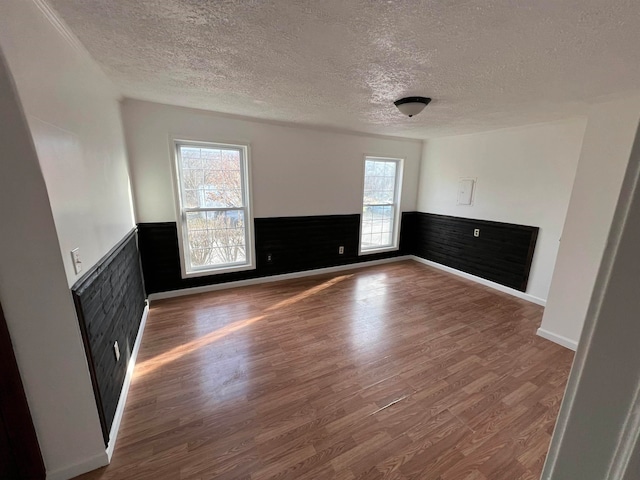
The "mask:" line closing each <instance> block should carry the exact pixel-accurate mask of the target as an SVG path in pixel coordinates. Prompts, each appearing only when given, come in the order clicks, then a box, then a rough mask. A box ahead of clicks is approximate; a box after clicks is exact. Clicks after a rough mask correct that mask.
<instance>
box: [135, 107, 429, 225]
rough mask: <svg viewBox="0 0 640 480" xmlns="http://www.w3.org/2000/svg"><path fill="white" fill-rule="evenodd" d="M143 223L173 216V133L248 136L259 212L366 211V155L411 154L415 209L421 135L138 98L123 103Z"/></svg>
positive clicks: (409, 187)
mask: <svg viewBox="0 0 640 480" xmlns="http://www.w3.org/2000/svg"><path fill="white" fill-rule="evenodd" d="M122 112H123V121H124V125H125V132H126V135H127V146H128V150H129V157H130V160H131V176H132V181H133V185H134V188H133V190H134V194H135V204H136V215H137V220H138V221H139V222H165V221H175V219H176V217H175V206H174V196H173V193H172V192H173V180H172V176H171V157H170V148H171V146H170V137H171V136H175V137H178V138H183V139H193V140H202V141H219V142H229V143H231V142H239V143H249V144H250V146H251V153H250V154H251V167H252V179H253V189H252V190H253V208H254V216H255V217H286V216H298V215H300V216H302V215H330V214H352V213H360V212H362V188H363V169H364V163H363V162H364V155H365V154H371V155H380V156H385V155H386V156H392V157H403V158H405V165H404V182H403V187H402V204H401V207H402V210H404V211H410V210H414V209H415V199H416V195H417V187H418V170H419V164H420V155H421V148H422V142H420V141H416V140H401V139H394V138H385V137H374V136H366V135H358V134H347V133H336V132H331V131H323V130H318V129H309V128H298V127H295V126H283V125H278V124H273V123H266V122H259V121H252V120H247V119H240V118H235V117H231V116H222V115H216V114H213V113H209V112H205V111H200V110H193V109H187V108H180V107H172V106H167V105H160V104H155V103H149V102H141V101H137V100H126V101H125V102H123V105H122Z"/></svg>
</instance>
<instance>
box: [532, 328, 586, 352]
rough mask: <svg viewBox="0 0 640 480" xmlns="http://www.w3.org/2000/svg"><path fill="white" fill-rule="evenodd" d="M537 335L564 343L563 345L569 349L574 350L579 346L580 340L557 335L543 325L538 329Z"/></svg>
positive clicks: (554, 341) (560, 343) (559, 343)
mask: <svg viewBox="0 0 640 480" xmlns="http://www.w3.org/2000/svg"><path fill="white" fill-rule="evenodd" d="M536 335H538V336H539V337H542V338H546V339H547V340H551V341H552V342H553V343H557V344H558V345H562V346H563V347H566V348H568V349H569V350H573V351H574V352H575V351H576V349H577V348H578V342H576V341H574V340H571V339H570V338H567V337H563V336H562V335H557V334H555V333H553V332H550V331H549V330H545V329H544V328H542V327H540V328H539V329H538V331H537V332H536Z"/></svg>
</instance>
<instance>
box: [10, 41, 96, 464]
mask: <svg viewBox="0 0 640 480" xmlns="http://www.w3.org/2000/svg"><path fill="white" fill-rule="evenodd" d="M11 81H12V79H11V77H10V74H9V71H8V69H7V68H6V65H5V62H4V57H3V55H2V52H0V125H2V128H0V143H1V144H2V149H3V159H2V162H0V216H1V217H2V219H3V222H2V223H3V227H2V235H0V303H2V307H3V309H4V312H5V317H6V320H7V325H8V327H9V332H10V334H11V340H12V342H13V346H14V351H15V355H16V360H17V362H18V366H19V369H20V374H21V377H22V381H23V384H24V388H25V393H26V395H27V400H28V403H29V407H30V410H31V415H32V418H33V422H34V426H35V429H36V434H37V436H38V442H39V443H40V448H41V451H42V455H43V458H44V463H45V466H46V468H47V472H49V473H55V472H56V471H61V470H66V469H67V468H69V467H72V466H73V465H76V464H78V463H84V462H86V461H87V460H89V461H91V462H95V461H97V462H98V464H96V463H93V464H92V466H94V467H96V466H98V465H99V464H100V458H99V456H100V454H102V463H104V460H105V459H106V454H105V453H104V443H103V442H102V434H101V430H100V420H99V419H98V412H97V409H96V404H95V399H94V396H93V389H92V387H91V380H90V377H89V369H88V367H87V361H86V358H85V354H84V349H83V346H82V339H81V338H80V332H79V329H78V321H77V319H76V316H75V310H74V306H73V301H72V300H71V296H70V294H69V289H68V287H67V283H66V279H65V272H64V267H63V265H62V258H61V257H60V250H59V248H60V247H59V243H58V238H57V234H56V230H55V225H54V221H53V215H52V213H51V208H50V206H49V199H48V197H47V193H46V189H45V182H44V178H43V176H42V172H41V170H40V166H39V164H38V158H37V155H36V151H35V147H34V145H33V143H32V139H31V136H30V132H29V130H28V127H27V122H26V119H25V117H24V115H23V112H22V110H21V106H20V104H19V100H18V98H17V96H16V93H15V91H14V89H13V85H12V84H11ZM75 473H81V471H75Z"/></svg>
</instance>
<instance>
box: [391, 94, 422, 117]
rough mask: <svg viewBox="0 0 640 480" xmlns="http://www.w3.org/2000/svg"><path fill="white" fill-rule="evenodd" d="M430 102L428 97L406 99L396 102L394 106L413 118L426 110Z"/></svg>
mask: <svg viewBox="0 0 640 480" xmlns="http://www.w3.org/2000/svg"><path fill="white" fill-rule="evenodd" d="M430 101H431V99H430V98H427V97H405V98H401V99H400V100H396V101H395V102H393V104H394V105H395V106H396V107H398V110H400V111H401V112H402V113H404V114H405V115H407V116H409V117H413V116H414V115H417V114H419V113H420V112H421V111H422V110H424V107H426V106H427V105H429V102H430Z"/></svg>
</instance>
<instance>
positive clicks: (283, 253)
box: [138, 214, 406, 293]
mask: <svg viewBox="0 0 640 480" xmlns="http://www.w3.org/2000/svg"><path fill="white" fill-rule="evenodd" d="M254 227H255V228H254V231H255V243H256V268H255V269H254V270H249V271H244V272H234V273H224V274H217V275H211V276H205V277H195V278H188V279H183V278H182V277H181V273H180V256H179V251H178V232H177V227H176V224H175V222H164V223H141V224H139V225H138V231H139V244H140V256H141V259H142V269H143V272H144V280H145V287H146V289H147V292H148V293H157V292H164V291H170V290H179V289H182V288H190V287H198V286H204V285H213V284H218V283H225V282H232V281H237V280H247V279H251V278H259V277H265V276H269V275H278V274H283V273H292V272H300V271H304V270H312V269H317V268H325V267H333V266H338V265H348V264H352V263H357V262H362V261H368V260H377V259H381V258H390V257H394V256H398V255H404V254H406V252H405V251H404V250H403V249H402V248H401V249H400V250H398V251H394V252H385V253H380V254H372V255H361V256H359V255H358V244H359V239H360V215H358V214H355V215H323V216H310V217H278V218H256V219H255V220H254ZM401 231H402V230H401ZM402 243H403V241H402V240H401V245H402ZM341 245H342V246H344V247H345V250H344V254H342V255H340V254H338V247H339V246H341ZM269 254H270V255H271V262H269V261H267V256H268V255H269Z"/></svg>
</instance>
